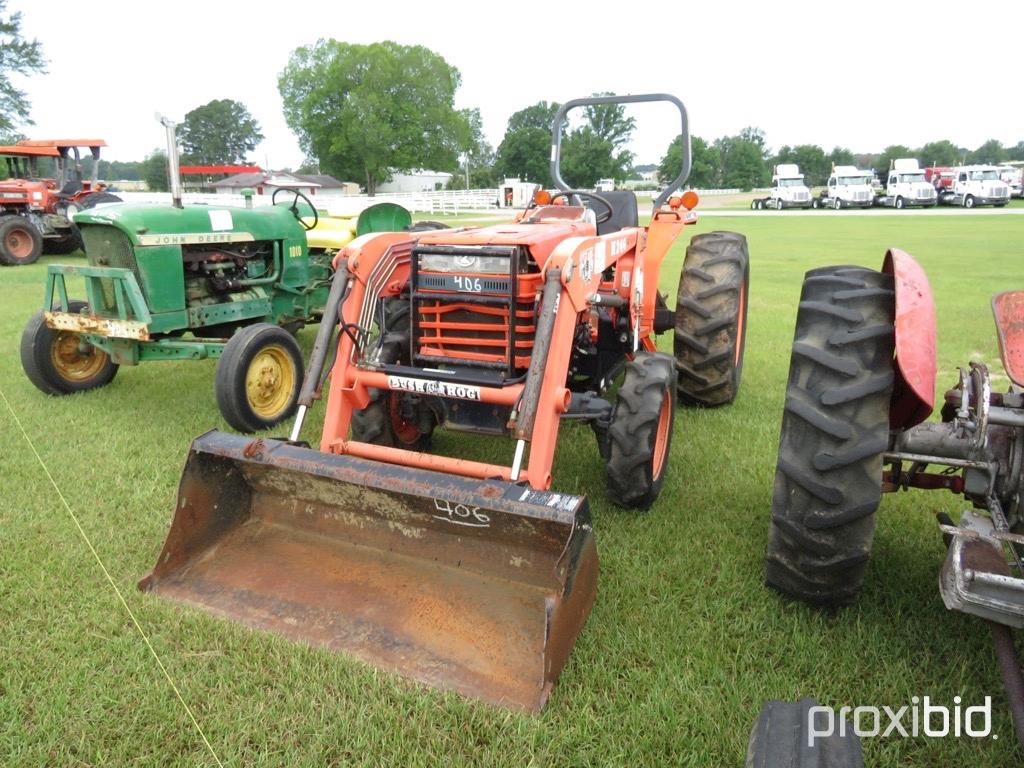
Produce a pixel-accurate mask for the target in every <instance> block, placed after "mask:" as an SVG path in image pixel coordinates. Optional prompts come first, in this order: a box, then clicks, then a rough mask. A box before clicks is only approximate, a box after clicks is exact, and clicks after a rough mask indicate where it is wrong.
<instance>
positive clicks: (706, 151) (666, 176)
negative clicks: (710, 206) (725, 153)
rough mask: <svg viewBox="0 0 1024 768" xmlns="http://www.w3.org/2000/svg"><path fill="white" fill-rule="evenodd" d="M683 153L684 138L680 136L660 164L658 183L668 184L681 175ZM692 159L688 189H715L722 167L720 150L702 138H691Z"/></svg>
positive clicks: (687, 182) (674, 140) (669, 147)
mask: <svg viewBox="0 0 1024 768" xmlns="http://www.w3.org/2000/svg"><path fill="white" fill-rule="evenodd" d="M682 152H683V137H682V135H679V136H676V137H675V138H674V139H673V140H672V143H671V144H669V145H668V149H667V150H666V151H665V156H664V157H663V158H661V162H660V163H659V164H658V181H659V182H660V183H661V184H668V183H670V182H671V181H672V180H673V179H674V178H675V177H676V176H678V175H679V171H680V169H681V168H682V163H683V157H682ZM690 158H691V168H690V176H689V178H688V179H687V180H686V187H687V188H691V189H713V188H715V187H716V186H718V175H719V171H720V165H721V162H720V158H719V156H718V150H717V149H716V148H715V147H713V146H711V145H710V144H708V142H706V141H705V140H704V139H702V138H701V137H700V136H693V137H691V138H690Z"/></svg>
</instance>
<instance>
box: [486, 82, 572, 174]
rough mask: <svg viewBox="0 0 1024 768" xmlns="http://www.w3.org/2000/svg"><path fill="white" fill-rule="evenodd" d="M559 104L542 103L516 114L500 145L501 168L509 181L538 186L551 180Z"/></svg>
mask: <svg viewBox="0 0 1024 768" xmlns="http://www.w3.org/2000/svg"><path fill="white" fill-rule="evenodd" d="M556 112H558V104H557V103H555V102H551V103H550V104H549V103H548V102H546V101H539V102H537V103H536V104H533V105H531V106H529V107H526V108H525V109H521V110H519V111H518V112H515V113H514V114H513V115H512V116H511V117H510V118H509V119H508V125H507V127H506V128H505V137H504V138H503V139H502V140H501V144H499V145H498V157H497V167H498V171H499V172H500V174H501V175H502V176H503V177H505V178H518V179H522V180H523V181H530V182H533V183H535V184H547V183H549V182H550V180H551V171H550V165H549V163H550V157H551V123H552V122H553V121H554V119H555V113H556Z"/></svg>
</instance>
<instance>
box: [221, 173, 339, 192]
mask: <svg viewBox="0 0 1024 768" xmlns="http://www.w3.org/2000/svg"><path fill="white" fill-rule="evenodd" d="M210 187H211V188H213V189H215V190H216V191H217V194H223V195H237V194H238V193H239V192H241V190H243V189H245V188H249V189H252V190H255V192H256V194H257V195H273V194H274V191H275V190H277V189H289V190H296V191H298V192H301V193H302V194H304V195H306V196H307V197H342V196H345V195H358V194H359V185H358V184H355V183H352V182H342V181H338V180H337V179H336V178H334V177H333V176H328V175H326V174H315V175H305V174H298V173H286V172H284V171H270V172H265V171H264V172H263V173H236V174H235V175H234V176H228V177H227V178H226V179H222V180H220V181H215V182H213V183H212V184H210Z"/></svg>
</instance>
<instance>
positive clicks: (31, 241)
mask: <svg viewBox="0 0 1024 768" xmlns="http://www.w3.org/2000/svg"><path fill="white" fill-rule="evenodd" d="M42 253H43V236H42V235H41V234H39V230H38V229H36V228H35V226H34V225H33V224H32V222H31V221H29V220H28V219H27V218H25V217H24V216H0V265H2V266H7V267H22V266H25V265H26V264H34V263H35V262H37V261H39V257H40V256H41V255H42Z"/></svg>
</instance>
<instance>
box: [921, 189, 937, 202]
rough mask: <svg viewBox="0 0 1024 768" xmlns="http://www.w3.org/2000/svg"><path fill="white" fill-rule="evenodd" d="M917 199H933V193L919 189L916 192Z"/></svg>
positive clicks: (929, 190)
mask: <svg viewBox="0 0 1024 768" xmlns="http://www.w3.org/2000/svg"><path fill="white" fill-rule="evenodd" d="M917 197H918V199H920V200H929V199H931V198H933V197H935V191H934V190H931V189H919V190H917Z"/></svg>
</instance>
